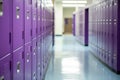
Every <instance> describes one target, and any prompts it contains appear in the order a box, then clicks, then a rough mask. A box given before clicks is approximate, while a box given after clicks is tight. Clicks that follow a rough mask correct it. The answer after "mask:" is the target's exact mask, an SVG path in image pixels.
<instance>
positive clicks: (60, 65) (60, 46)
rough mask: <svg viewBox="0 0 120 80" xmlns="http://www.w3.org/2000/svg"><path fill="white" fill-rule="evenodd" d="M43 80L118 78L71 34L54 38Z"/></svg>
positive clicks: (103, 79) (118, 77)
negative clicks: (51, 55)
mask: <svg viewBox="0 0 120 80" xmlns="http://www.w3.org/2000/svg"><path fill="white" fill-rule="evenodd" d="M45 80H120V75H117V74H115V73H114V72H112V71H111V70H109V69H108V68H107V67H106V66H104V65H103V64H102V63H101V62H99V61H98V60H97V59H96V58H95V57H94V56H93V55H91V53H90V52H89V47H84V46H82V45H80V44H79V43H78V42H77V41H76V40H75V38H74V37H73V36H72V35H64V36H59V37H56V38H55V47H54V57H53V58H52V60H51V62H50V65H49V67H48V71H47V73H46V77H45Z"/></svg>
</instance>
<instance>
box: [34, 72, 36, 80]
mask: <svg viewBox="0 0 120 80" xmlns="http://www.w3.org/2000/svg"><path fill="white" fill-rule="evenodd" d="M33 80H36V74H35V72H34V73H33Z"/></svg>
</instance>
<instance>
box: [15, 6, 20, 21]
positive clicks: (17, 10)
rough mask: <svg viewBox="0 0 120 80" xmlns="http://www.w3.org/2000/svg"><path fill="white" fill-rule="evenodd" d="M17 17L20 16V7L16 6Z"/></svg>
mask: <svg viewBox="0 0 120 80" xmlns="http://www.w3.org/2000/svg"><path fill="white" fill-rule="evenodd" d="M16 18H17V19H19V18H20V8H19V7H16Z"/></svg>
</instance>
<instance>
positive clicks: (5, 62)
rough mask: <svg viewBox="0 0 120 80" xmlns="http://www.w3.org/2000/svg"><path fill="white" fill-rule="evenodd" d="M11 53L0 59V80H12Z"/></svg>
mask: <svg viewBox="0 0 120 80" xmlns="http://www.w3.org/2000/svg"><path fill="white" fill-rule="evenodd" d="M11 66H12V64H11V55H10V54H9V55H8V56H7V57H5V58H3V59H2V60H0V80H12V77H11V76H12V74H11V68H12V67H11Z"/></svg>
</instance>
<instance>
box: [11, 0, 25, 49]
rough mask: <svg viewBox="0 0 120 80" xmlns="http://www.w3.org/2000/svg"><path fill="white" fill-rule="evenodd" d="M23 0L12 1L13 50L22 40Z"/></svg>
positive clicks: (19, 45)
mask: <svg viewBox="0 0 120 80" xmlns="http://www.w3.org/2000/svg"><path fill="white" fill-rule="evenodd" d="M23 10H24V9H23V0H14V1H13V50H16V49H17V48H19V47H21V46H22V45H23V42H24V23H23V20H24V19H23V12H24V11H23Z"/></svg>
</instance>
